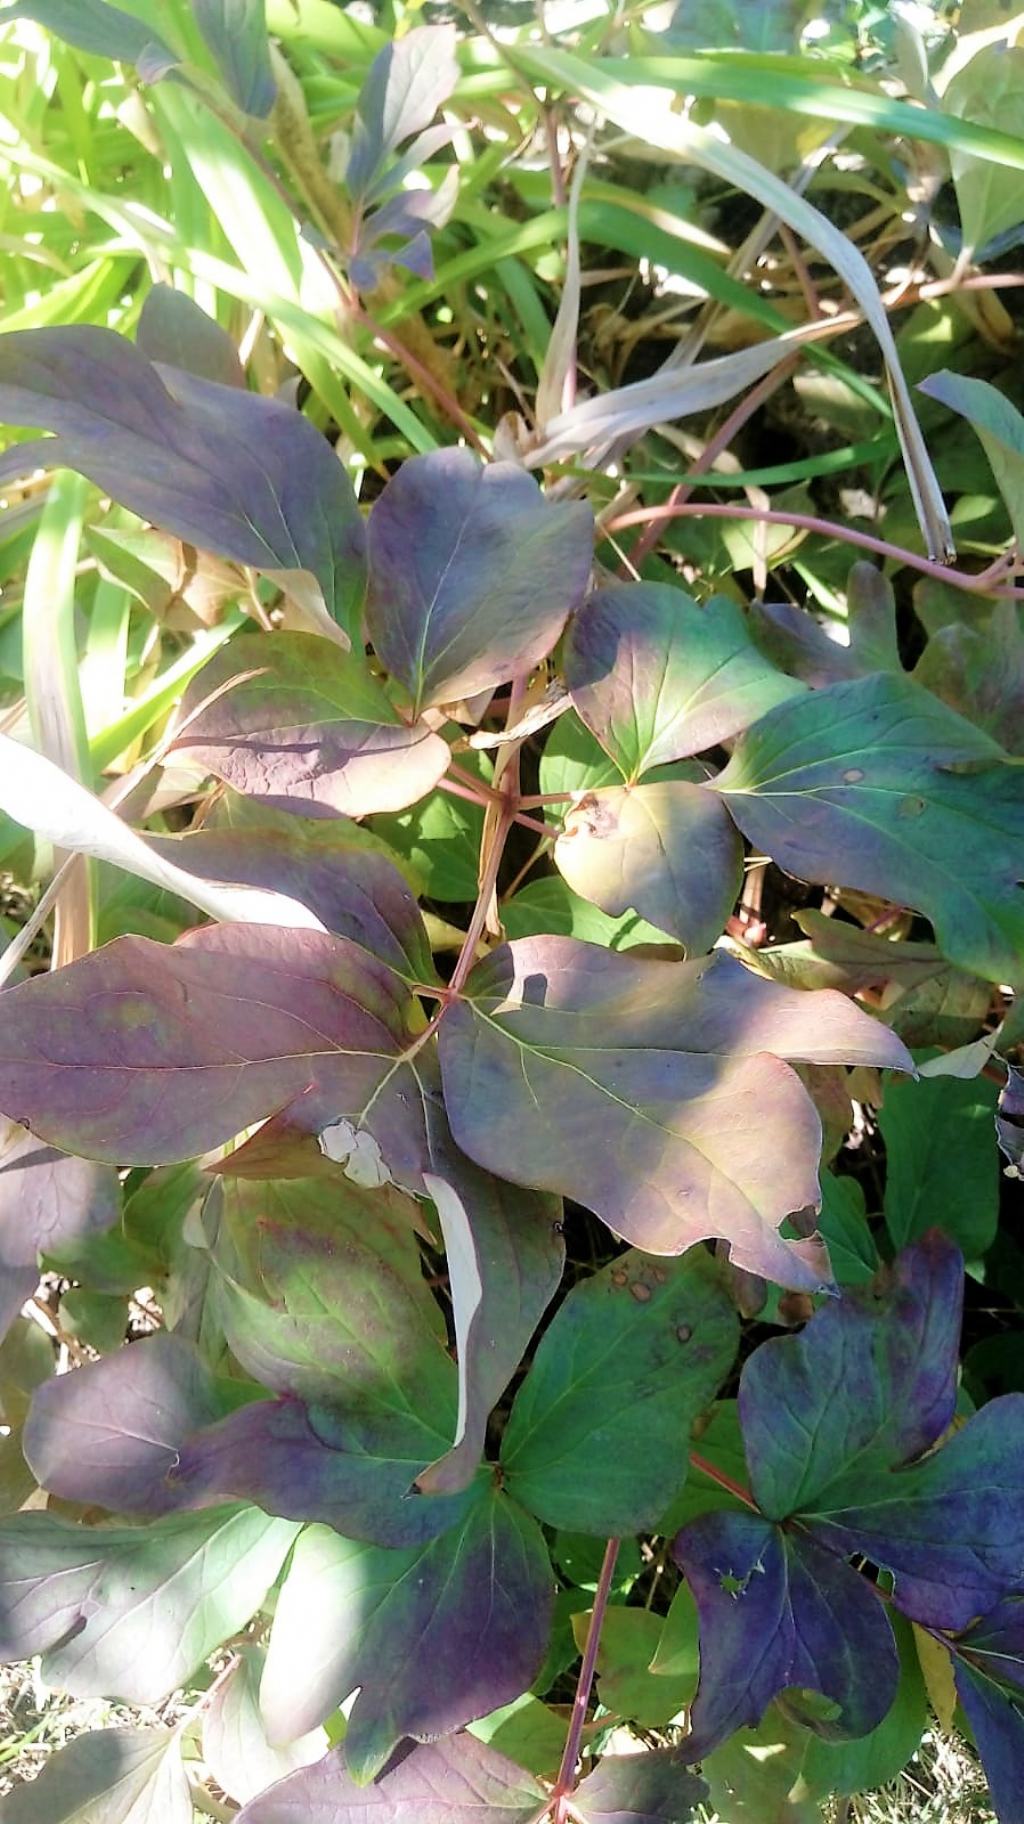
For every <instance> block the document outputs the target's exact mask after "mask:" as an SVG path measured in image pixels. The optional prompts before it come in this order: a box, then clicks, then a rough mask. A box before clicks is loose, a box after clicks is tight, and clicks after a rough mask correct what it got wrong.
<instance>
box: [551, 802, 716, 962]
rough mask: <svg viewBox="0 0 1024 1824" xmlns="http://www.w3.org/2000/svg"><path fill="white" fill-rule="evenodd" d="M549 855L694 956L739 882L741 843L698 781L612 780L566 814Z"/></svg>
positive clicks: (577, 886)
mask: <svg viewBox="0 0 1024 1824" xmlns="http://www.w3.org/2000/svg"><path fill="white" fill-rule="evenodd" d="M555 862H556V865H557V867H558V869H559V872H560V873H561V875H562V877H563V879H565V880H566V881H567V882H568V884H569V886H570V887H571V888H572V889H573V891H574V892H575V893H579V894H580V896H581V897H582V898H583V899H589V900H592V901H593V903H594V904H595V905H597V906H600V908H601V910H602V912H607V913H608V914H609V915H610V916H611V917H612V918H618V917H620V916H621V914H622V913H624V912H630V911H635V912H638V913H639V914H640V916H641V918H645V919H647V921H648V922H649V923H650V924H652V925H654V926H656V927H657V929H658V930H659V931H667V932H668V933H669V935H670V936H672V937H676V938H678V939H679V942H680V943H681V944H683V945H684V946H685V948H686V949H687V950H688V951H689V953H690V954H691V955H697V956H701V955H703V953H704V952H705V951H706V950H710V948H711V946H712V944H713V943H714V941H715V939H716V938H717V937H718V936H720V934H721V932H722V930H723V928H724V926H725V922H726V919H727V918H728V916H729V914H730V912H731V911H732V908H733V905H734V903H735V901H736V899H737V897H738V894H739V891H740V886H741V884H742V880H743V844H742V842H741V841H740V839H739V836H738V834H737V832H736V827H735V825H734V824H733V823H732V821H731V819H730V818H729V817H728V815H727V813H726V811H725V808H724V806H723V805H722V802H721V799H719V798H716V796H715V794H714V792H709V791H707V790H706V789H705V788H704V787H703V786H702V785H688V784H687V783H686V782H685V781H684V780H670V781H668V782H667V783H665V784H659V785H634V786H628V785H624V786H610V787H607V788H606V789H604V790H601V791H596V792H588V793H587V795H586V797H584V798H581V799H580V800H579V802H578V803H576V804H574V805H573V806H572V808H571V810H570V811H569V812H568V814H567V816H566V819H565V824H564V826H563V829H562V832H561V834H560V836H559V838H558V840H557V842H556V843H555Z"/></svg>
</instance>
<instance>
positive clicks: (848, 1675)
mask: <svg viewBox="0 0 1024 1824" xmlns="http://www.w3.org/2000/svg"><path fill="white" fill-rule="evenodd" d="M675 1556H676V1559H677V1561H678V1563H679V1565H680V1567H681V1569H682V1570H683V1572H684V1574H685V1576H686V1579H687V1582H688V1583H689V1585H690V1588H691V1590H692V1591H693V1594H694V1597H695V1598H696V1602H697V1608H698V1612H699V1615H700V1683H699V1685H698V1688H697V1695H696V1697H695V1699H694V1702H693V1707H692V1710H691V1713H690V1734H689V1736H688V1737H687V1739H686V1744H685V1752H686V1756H687V1759H689V1760H700V1759H702V1758H703V1756H704V1755H706V1754H708V1753H710V1751H711V1749H712V1748H714V1747H716V1746H717V1745H718V1743H719V1742H723V1741H725V1740H726V1738H727V1737H728V1736H729V1735H731V1734H732V1733H733V1732H734V1731H735V1730H736V1729H739V1728H742V1727H743V1726H744V1725H746V1724H751V1723H756V1722H759V1721H760V1718H761V1716H762V1715H763V1713H764V1711H765V1710H766V1709H767V1707H768V1705H769V1703H770V1702H771V1700H772V1699H773V1698H774V1697H777V1696H778V1694H779V1692H781V1691H786V1690H790V1689H792V1688H794V1687H796V1688H798V1689H807V1690H811V1691H818V1692H821V1693H822V1694H823V1695H824V1696H825V1697H827V1698H829V1699H831V1700H832V1703H833V1704H834V1705H835V1706H836V1713H835V1715H834V1716H833V1717H831V1718H830V1719H828V1720H827V1721H822V1722H820V1723H819V1726H820V1727H821V1728H822V1730H823V1732H824V1733H826V1734H828V1735H832V1736H838V1737H842V1736H844V1735H851V1736H857V1735H866V1734H867V1733H868V1731H869V1730H870V1729H874V1728H875V1727H876V1725H877V1724H878V1723H880V1722H881V1721H882V1718H883V1717H884V1716H885V1714H886V1711H887V1710H888V1709H889V1706H890V1705H891V1703H892V1701H893V1698H894V1697H895V1695H896V1687H897V1683H898V1679H899V1660H898V1656H897V1653H896V1644H895V1641H894V1640H893V1635H892V1629H891V1627H890V1626H889V1620H888V1617H887V1615H886V1613H885V1609H884V1607H883V1604H882V1601H881V1598H880V1597H879V1595H878V1594H877V1592H876V1591H875V1590H873V1589H872V1587H871V1585H870V1584H869V1583H868V1582H867V1581H866V1580H865V1579H864V1578H863V1577H861V1576H860V1575H859V1574H858V1573H857V1572H856V1571H854V1570H853V1569H851V1567H850V1566H849V1565H847V1564H844V1563H843V1562H842V1561H841V1560H840V1559H838V1558H835V1557H833V1556H832V1554H831V1553H830V1552H828V1551H826V1550H825V1549H824V1548H823V1547H822V1546H820V1545H818V1544H817V1543H816V1541H815V1540H814V1539H812V1538H811V1537H809V1535H807V1534H806V1533H801V1532H795V1531H794V1532H788V1533H784V1532H783V1531H782V1530H781V1529H780V1528H778V1527H775V1526H773V1525H772V1523H771V1522H770V1521H768V1520H765V1519H762V1517H761V1516H760V1515H759V1514H753V1513H750V1514H744V1513H729V1514H708V1515H705V1517H704V1518H703V1519H701V1520H695V1521H694V1522H693V1524H692V1526H688V1527H687V1528H686V1529H685V1531H684V1532H682V1533H681V1534H680V1535H679V1537H678V1539H677V1540H676V1544H675Z"/></svg>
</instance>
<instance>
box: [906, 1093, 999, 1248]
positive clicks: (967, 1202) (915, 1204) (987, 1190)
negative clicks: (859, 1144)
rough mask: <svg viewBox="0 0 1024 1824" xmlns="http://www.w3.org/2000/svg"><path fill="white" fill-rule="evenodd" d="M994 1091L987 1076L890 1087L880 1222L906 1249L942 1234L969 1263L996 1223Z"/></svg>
mask: <svg viewBox="0 0 1024 1824" xmlns="http://www.w3.org/2000/svg"><path fill="white" fill-rule="evenodd" d="M998 1100H999V1087H998V1085H997V1084H995V1083H990V1082H989V1081H988V1079H987V1078H986V1077H980V1076H979V1077H973V1078H971V1077H966V1078H965V1077H945V1076H943V1077H919V1078H918V1079H917V1081H916V1082H895V1083H891V1084H890V1085H889V1086H888V1088H887V1089H886V1092H885V1101H884V1103H883V1105H882V1108H881V1110H880V1111H879V1116H878V1125H879V1127H880V1129H881V1132H882V1138H883V1140H884V1141H885V1164H886V1172H885V1221H886V1226H887V1227H888V1230H889V1234H890V1235H891V1236H892V1240H893V1245H894V1246H895V1247H897V1248H904V1247H906V1246H907V1244H908V1242H911V1241H917V1240H918V1239H919V1238H920V1236H922V1235H923V1234H924V1232H925V1230H926V1229H929V1228H931V1227H932V1225H933V1224H935V1225H937V1226H938V1227H939V1228H940V1229H945V1231H946V1234H947V1235H949V1236H951V1237H952V1239H953V1240H954V1241H955V1242H956V1244H957V1246H958V1247H959V1248H961V1249H962V1251H963V1253H964V1255H965V1256H966V1258H967V1259H968V1260H969V1261H972V1260H977V1259H978V1257H979V1255H981V1254H984V1252H985V1250H986V1248H990V1247H991V1245H992V1243H993V1241H994V1240H995V1236H996V1229H997V1227H998V1225H999V1180H1000V1173H999V1150H998V1148H997V1146H996V1138H995V1125H994V1123H995V1113H996V1104H997V1102H998Z"/></svg>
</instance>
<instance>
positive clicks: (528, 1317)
mask: <svg viewBox="0 0 1024 1824" xmlns="http://www.w3.org/2000/svg"><path fill="white" fill-rule="evenodd" d="M442 1163H443V1161H440V1160H439V1161H438V1164H439V1165H440V1164H442ZM447 1169H448V1176H446V1177H442V1176H440V1175H439V1174H438V1173H436V1172H435V1173H427V1174H425V1176H424V1184H425V1186H426V1189H427V1191H428V1193H429V1194H430V1196H431V1197H432V1198H433V1200H434V1206H435V1208H436V1210H437V1214H438V1220H439V1222H440V1224H441V1230H442V1234H443V1236H444V1245H445V1254H446V1256H447V1260H448V1280H449V1285H450V1288H451V1297H452V1311H453V1317H454V1322H455V1345H456V1355H457V1360H458V1370H459V1409H458V1415H457V1417H456V1421H455V1439H454V1442H453V1444H452V1447H451V1449H450V1450H448V1451H446V1452H445V1454H444V1456H443V1457H439V1458H438V1459H437V1461H436V1462H434V1463H431V1464H430V1465H429V1466H428V1467H427V1468H426V1469H425V1470H424V1471H423V1472H422V1474H421V1475H419V1476H417V1478H416V1487H417V1489H418V1490H419V1492H420V1494H423V1495H439V1494H454V1493H457V1492H458V1491H459V1490H460V1489H462V1488H466V1487H467V1486H468V1484H469V1483H470V1482H471V1481H472V1478H473V1476H474V1475H475V1473H476V1467H477V1464H478V1463H479V1461H480V1457H481V1455H482V1453H483V1448H484V1442H485V1439H486V1435H487V1420H488V1417H489V1416H490V1413H491V1410H492V1408H493V1407H495V1406H496V1405H497V1403H498V1401H499V1400H500V1398H501V1396H502V1394H503V1393H504V1391H505V1388H506V1387H507V1386H508V1383H509V1381H510V1380H511V1379H512V1376H513V1375H514V1373H515V1371H516V1369H517V1368H518V1366H519V1364H520V1362H521V1361H522V1359H523V1356H524V1355H525V1353H526V1350H527V1347H528V1346H529V1343H530V1340H531V1338H532V1336H533V1333H534V1331H535V1330H536V1328H537V1325H538V1324H539V1323H540V1320H541V1318H542V1317H543V1315H544V1312H545V1311H546V1310H547V1307H548V1305H549V1304H550V1303H551V1300H552V1298H553V1297H554V1295H555V1292H556V1291H557V1290H558V1286H559V1282H560V1281H561V1278H562V1268H563V1266H564V1264H565V1243H564V1241H563V1240H562V1224H561V1214H562V1206H561V1204H560V1202H559V1201H558V1199H557V1198H555V1197H545V1196H543V1195H541V1194H540V1193H539V1192H537V1191H523V1190H519V1189H516V1188H513V1187H512V1186H511V1185H509V1184H505V1183H503V1182H502V1181H501V1180H500V1179H498V1178H492V1177H491V1176H490V1174H489V1173H487V1172H481V1171H478V1170H477V1168H476V1166H474V1165H473V1164H472V1163H471V1162H470V1161H469V1160H468V1159H463V1158H461V1157H459V1156H457V1154H456V1150H455V1148H454V1147H452V1149H451V1159H450V1164H449V1166H448V1168H447Z"/></svg>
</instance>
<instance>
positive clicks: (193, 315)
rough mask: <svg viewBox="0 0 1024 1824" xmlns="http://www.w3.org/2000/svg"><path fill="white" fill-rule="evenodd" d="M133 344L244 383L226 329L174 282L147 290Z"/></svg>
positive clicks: (190, 368) (193, 370)
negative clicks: (176, 286)
mask: <svg viewBox="0 0 1024 1824" xmlns="http://www.w3.org/2000/svg"><path fill="white" fill-rule="evenodd" d="M135 346H136V348H141V350H142V352H143V354H144V355H145V356H146V357H147V359H148V360H150V361H155V362H161V361H162V362H164V363H165V364H166V365H167V366H168V367H180V368H184V370H185V372H186V373H189V374H194V375H195V376H196V378H197V379H199V380H213V381H216V382H217V384H218V385H219V386H244V385H245V375H244V373H243V371H242V364H241V361H240V360H239V358H238V350H237V349H236V347H235V345H234V343H233V342H232V340H231V337H230V336H229V335H228V333H227V331H226V330H223V329H221V327H220V324H219V323H218V322H216V320H215V319H214V318H213V317H210V316H208V315H207V313H206V311H205V310H200V308H199V305H198V304H196V303H194V302H193V300H192V299H191V298H190V297H189V295H188V292H187V291H177V290H175V288H174V286H173V285H153V286H151V287H150V289H149V291H147V293H146V297H145V302H144V303H143V306H142V311H141V313H140V315H139V325H138V328H137V330H136V331H135ZM144 549H148V546H147V547H144Z"/></svg>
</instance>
